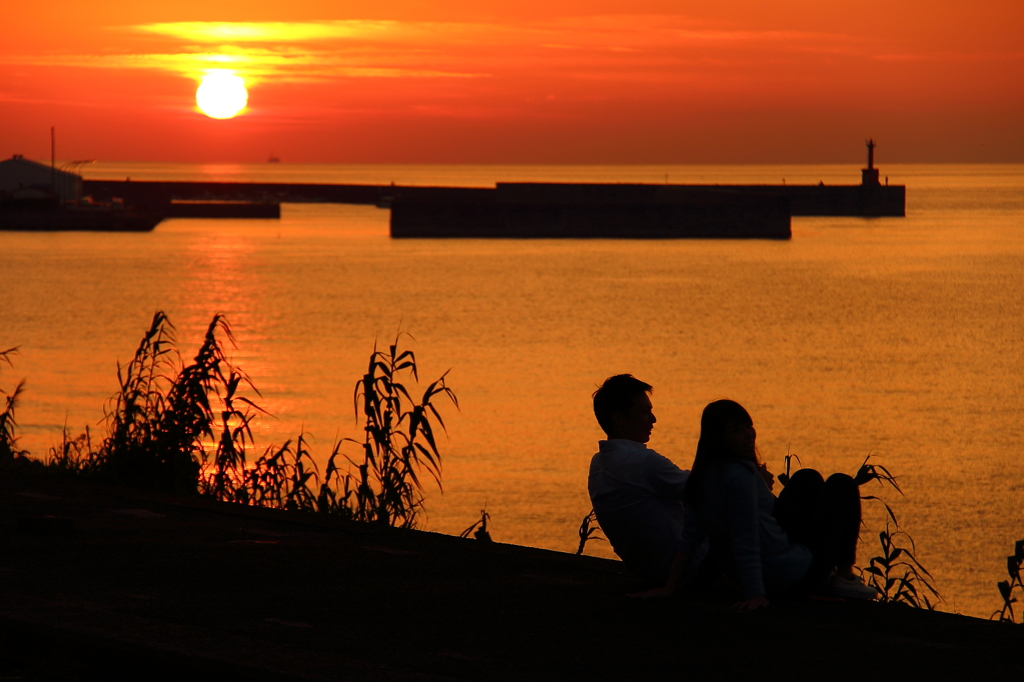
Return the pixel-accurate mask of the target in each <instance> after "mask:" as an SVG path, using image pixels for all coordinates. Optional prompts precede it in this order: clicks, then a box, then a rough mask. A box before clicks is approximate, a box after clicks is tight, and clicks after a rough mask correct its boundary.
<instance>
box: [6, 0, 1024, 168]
mask: <svg viewBox="0 0 1024 682" xmlns="http://www.w3.org/2000/svg"><path fill="white" fill-rule="evenodd" d="M441 5H443V7H442V6H441ZM1022 29H1024V2H1022V1H1021V0H980V1H977V2H975V3H973V4H972V5H970V6H968V4H967V3H964V2H962V1H961V2H948V1H946V0H929V1H924V0H922V1H917V0H914V1H903V0H891V1H889V2H881V1H878V0H862V1H859V2H853V1H850V0H829V1H828V2H822V1H821V0H779V1H774V2H766V1H754V0H716V1H715V2H706V1H704V2H700V3H697V2H685V1H677V2H665V1H660V0H632V1H631V2H623V1H620V0H589V1H587V2H583V1H582V0H579V1H577V0H521V1H520V2H518V3H496V2H489V3H482V2H465V1H460V0H455V1H451V0H446V1H445V2H444V3H439V2H427V1H426V0H395V1H391V2H387V3H367V2H365V1H364V0H360V1H359V2H354V1H350V0H341V1H337V0H332V1H331V2H326V1H319V0H314V1H311V0H294V1H293V2H281V1H280V0H275V2H261V0H245V1H244V2H241V1H234V0H232V1H229V2H210V1H209V0H205V1H203V2H200V1H198V0H179V1H175V2H167V3H162V4H161V5H159V6H157V5H156V4H155V3H140V2H138V0H132V1H130V2H129V1H121V0H90V1H89V2H85V3H83V2H81V1H80V0H79V1H77V2H68V1H67V0H58V1H56V2H50V3H35V2H19V3H8V5H7V6H5V8H4V17H3V25H2V26H0V37H2V41H0V157H7V156H9V155H10V154H12V153H15V152H17V153H23V154H25V155H26V156H28V157H31V158H48V157H49V128H50V126H51V125H54V126H56V127H57V131H58V156H59V157H60V158H62V159H72V158H76V159H84V158H93V159H103V160H154V161H240V162H245V161H265V160H266V158H267V156H268V155H269V154H271V153H274V154H277V155H278V156H280V157H281V158H282V160H284V161H286V162H287V161H292V162H339V163H340V162H360V163H366V162H383V163H438V162H452V163H791V162H792V163H800V162H838V163H846V162H849V163H860V162H861V160H862V157H863V141H864V139H865V138H867V137H874V139H875V140H876V141H877V142H878V143H879V150H878V158H879V161H880V162H881V163H885V162H889V163H896V162H1024V38H1022V34H1024V31H1022ZM217 68H219V69H230V70H233V71H235V72H236V73H237V74H238V75H240V76H242V77H243V78H244V79H245V81H246V83H247V85H248V87H249V108H248V109H247V110H246V111H245V113H244V114H243V115H241V116H238V117H236V118H232V119H228V120H214V119H210V118H208V117H206V116H204V115H203V114H202V113H200V112H199V111H198V110H197V109H196V106H195V90H196V87H197V85H198V82H199V79H200V78H201V77H202V75H203V73H204V72H205V71H206V70H209V69H217Z"/></svg>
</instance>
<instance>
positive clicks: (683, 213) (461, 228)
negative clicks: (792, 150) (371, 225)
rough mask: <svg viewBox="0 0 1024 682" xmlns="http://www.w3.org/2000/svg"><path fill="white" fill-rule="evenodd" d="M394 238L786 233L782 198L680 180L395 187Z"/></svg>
mask: <svg viewBox="0 0 1024 682" xmlns="http://www.w3.org/2000/svg"><path fill="white" fill-rule="evenodd" d="M389 199H390V206H391V236H392V237H399V238H401V237H441V238H457V237H467V238H519V239H523V238H530V239H537V238H546V239H564V238H625V239H676V238H705V239H709V238H710V239H715V238H719V239H743V238H759V239H789V238H790V236H791V232H790V220H789V201H788V200H787V199H786V198H785V197H781V196H773V195H770V194H765V193H759V192H747V191H736V190H733V189H726V188H720V187H718V188H693V187H687V186H682V185H584V184H564V185H563V184H542V183H537V184H533V183H522V184H519V183H516V184H506V183H498V185H497V187H496V188H495V189H446V190H441V189H434V190H432V191H422V190H419V189H413V191H407V189H406V188H396V190H395V191H394V192H393V194H392V195H391V196H390V197H389Z"/></svg>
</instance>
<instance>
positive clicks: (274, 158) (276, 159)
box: [267, 154, 281, 163]
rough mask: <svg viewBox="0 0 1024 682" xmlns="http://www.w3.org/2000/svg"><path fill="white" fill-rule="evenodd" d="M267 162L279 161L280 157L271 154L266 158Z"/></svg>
mask: <svg viewBox="0 0 1024 682" xmlns="http://www.w3.org/2000/svg"><path fill="white" fill-rule="evenodd" d="M267 163H281V159H279V158H277V156H276V155H274V154H271V155H270V158H269V159H267Z"/></svg>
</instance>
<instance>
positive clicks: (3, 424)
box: [0, 346, 28, 465]
mask: <svg viewBox="0 0 1024 682" xmlns="http://www.w3.org/2000/svg"><path fill="white" fill-rule="evenodd" d="M17 353H18V347H17V346H15V347H14V348H8V349H7V350H4V351H0V361H3V362H6V363H7V365H8V366H9V367H13V366H14V363H13V362H11V357H12V356H14V355H16V354H17ZM24 391H25V380H24V379H22V380H21V381H19V382H18V384H17V385H16V386H15V387H14V391H12V392H11V393H6V392H4V390H3V389H0V396H3V398H2V402H0V405H2V407H3V411H0V465H3V464H6V463H10V462H13V461H14V458H15V457H24V456H26V455H28V451H27V450H20V449H19V448H18V434H17V428H18V422H17V420H16V419H15V416H14V413H15V410H16V409H17V407H18V400H19V399H20V398H21V394H22V393H23V392H24Z"/></svg>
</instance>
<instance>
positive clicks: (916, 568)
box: [853, 455, 942, 611]
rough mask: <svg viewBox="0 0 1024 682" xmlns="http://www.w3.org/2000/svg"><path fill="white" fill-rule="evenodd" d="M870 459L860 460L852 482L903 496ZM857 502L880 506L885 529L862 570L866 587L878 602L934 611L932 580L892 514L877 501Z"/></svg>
mask: <svg viewBox="0 0 1024 682" xmlns="http://www.w3.org/2000/svg"><path fill="white" fill-rule="evenodd" d="M870 459H871V456H870V455H868V457H866V458H865V459H864V463H863V464H861V466H860V468H859V469H858V470H857V474H856V476H854V479H853V480H854V482H856V483H857V484H858V485H864V484H866V483H869V482H871V481H877V482H878V483H879V484H884V485H888V486H889V487H891V488H892V489H894V490H895V491H896V492H898V493H899V494H900V495H903V490H902V489H901V488H900V485H899V482H898V481H897V480H896V477H895V476H893V475H892V473H891V472H890V471H889V470H888V469H887V468H885V467H884V466H882V465H879V464H872V463H871V462H870ZM861 499H862V500H870V501H875V502H878V503H880V504H881V505H882V506H883V507H884V508H885V512H886V521H885V528H884V529H883V530H882V531H881V532H879V534H878V540H879V544H880V546H881V554H879V555H877V556H874V557H872V558H871V560H870V562H869V564H868V566H867V567H866V568H864V569H863V571H864V573H865V574H866V575H867V576H868V584H869V585H871V586H872V587H874V588H875V589H876V590H878V593H879V598H878V599H879V601H880V602H882V603H889V604H903V605H905V606H911V607H914V608H919V609H928V610H929V611H931V610H934V609H935V607H936V606H937V604H938V602H940V601H942V596H941V595H940V594H939V592H938V591H937V590H936V589H935V586H934V585H933V584H932V582H931V581H932V580H934V579H933V578H932V575H931V573H929V572H928V569H926V568H925V567H924V566H923V565H922V564H921V562H920V561H918V560H917V557H916V556H915V554H916V552H917V546H916V545H915V543H914V538H912V537H911V536H910V534H909V533H908V532H906V531H905V530H903V529H902V528H901V527H900V523H899V520H898V519H897V518H896V513H895V512H894V511H893V509H892V507H890V506H889V504H888V503H886V502H885V501H884V500H882V499H881V498H880V497H878V496H876V495H862V496H861Z"/></svg>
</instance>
